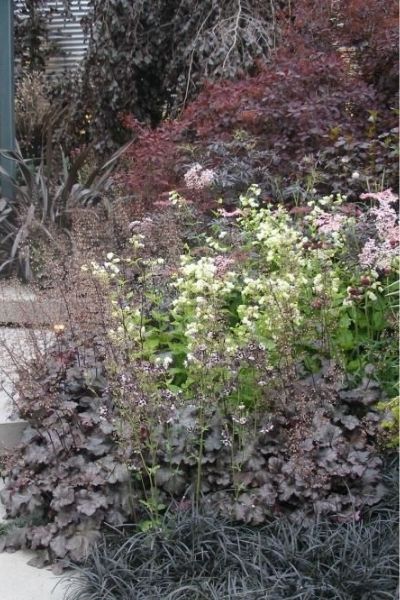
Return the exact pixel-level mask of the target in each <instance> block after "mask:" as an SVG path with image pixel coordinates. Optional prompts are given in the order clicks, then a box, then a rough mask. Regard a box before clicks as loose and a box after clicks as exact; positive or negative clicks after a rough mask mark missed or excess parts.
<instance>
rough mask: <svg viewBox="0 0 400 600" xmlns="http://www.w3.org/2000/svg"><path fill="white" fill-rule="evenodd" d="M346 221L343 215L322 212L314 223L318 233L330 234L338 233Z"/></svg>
mask: <svg viewBox="0 0 400 600" xmlns="http://www.w3.org/2000/svg"><path fill="white" fill-rule="evenodd" d="M346 219H347V217H345V215H340V214H337V213H336V214H334V213H327V212H322V213H321V214H320V215H319V217H318V219H316V221H315V222H316V225H317V227H318V231H319V232H320V233H325V234H330V233H336V232H337V231H340V229H341V228H342V227H343V224H344V222H345V221H346Z"/></svg>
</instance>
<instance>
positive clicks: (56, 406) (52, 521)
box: [0, 344, 132, 563]
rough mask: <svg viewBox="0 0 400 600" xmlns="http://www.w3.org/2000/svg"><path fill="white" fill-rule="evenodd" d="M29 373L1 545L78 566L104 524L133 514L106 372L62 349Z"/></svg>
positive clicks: (88, 357)
mask: <svg viewBox="0 0 400 600" xmlns="http://www.w3.org/2000/svg"><path fill="white" fill-rule="evenodd" d="M97 350H98V349H97ZM32 375H33V373H32ZM35 375H36V377H34V376H32V377H30V379H29V380H27V378H26V376H25V378H24V380H23V381H22V382H21V384H20V389H19V396H20V397H19V401H18V406H19V413H20V416H21V417H22V418H24V419H26V420H27V421H28V423H29V425H28V427H27V429H26V430H25V433H24V435H23V439H22V443H21V445H20V447H19V448H18V449H17V451H15V452H14V453H13V456H12V457H10V465H11V467H10V470H9V473H8V479H7V484H6V487H5V489H4V491H3V492H2V500H3V502H4V504H5V507H6V511H7V516H8V517H9V518H11V519H17V521H16V523H17V524H18V526H11V528H10V529H9V532H8V535H7V536H6V537H4V538H0V547H3V548H4V547H7V548H8V549H13V548H14V549H17V548H20V547H30V548H33V549H38V550H43V552H42V553H41V556H40V558H39V561H38V562H39V563H43V562H47V561H49V560H50V561H51V560H53V559H55V558H58V559H65V558H70V559H73V560H78V561H79V560H82V559H83V558H84V556H85V555H86V553H87V551H88V548H89V547H90V545H91V543H92V542H94V541H95V540H96V539H97V538H98V536H99V529H100V526H101V525H102V524H103V523H104V522H108V523H112V524H121V523H123V522H124V521H125V520H126V518H127V516H128V515H129V514H130V513H131V509H130V505H129V502H130V500H131V498H132V496H131V495H130V494H129V493H128V490H127V485H128V481H129V475H128V471H127V468H126V467H125V466H124V464H123V461H122V459H121V457H119V456H118V446H117V443H116V439H115V427H114V425H113V422H112V412H113V411H112V403H111V399H110V395H109V393H108V390H107V385H106V380H105V378H104V369H103V367H102V364H101V362H100V361H99V360H97V358H96V351H93V349H92V350H87V349H86V350H85V351H83V350H81V352H79V353H78V352H76V351H75V350H74V348H73V347H71V345H70V344H67V346H66V347H65V348H62V349H60V348H58V349H57V350H55V351H54V353H53V354H52V355H51V356H50V357H49V360H48V363H47V365H46V366H44V365H42V366H41V367H38V372H37V373H36V374H35Z"/></svg>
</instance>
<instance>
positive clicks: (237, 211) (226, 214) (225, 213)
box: [218, 208, 243, 218]
mask: <svg viewBox="0 0 400 600" xmlns="http://www.w3.org/2000/svg"><path fill="white" fill-rule="evenodd" d="M218 212H219V214H220V215H221V217H226V218H230V217H240V216H242V215H243V211H242V210H241V209H240V208H236V209H235V210H232V211H231V212H229V211H227V210H225V209H224V208H220V209H219V210H218Z"/></svg>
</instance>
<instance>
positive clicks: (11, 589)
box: [0, 480, 68, 600]
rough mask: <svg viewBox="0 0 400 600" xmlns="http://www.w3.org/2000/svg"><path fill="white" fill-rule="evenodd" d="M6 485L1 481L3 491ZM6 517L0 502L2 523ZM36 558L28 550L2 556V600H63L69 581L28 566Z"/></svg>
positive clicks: (0, 594) (0, 555) (0, 560)
mask: <svg viewBox="0 0 400 600" xmlns="http://www.w3.org/2000/svg"><path fill="white" fill-rule="evenodd" d="M3 485H4V484H3V482H2V481H1V480H0V489H1V488H2V487H3ZM4 514H5V513H4V507H3V505H2V504H1V502H0V522H1V521H3V520H4ZM34 556H35V553H34V552H31V551H28V550H19V551H18V552H13V553H7V552H2V553H0V600H64V596H65V591H66V587H67V585H68V581H67V580H64V579H62V578H60V577H57V576H56V575H54V574H53V573H52V571H50V570H49V569H37V568H36V567H31V566H30V565H28V562H29V561H30V560H31V559H32V558H33V557H34Z"/></svg>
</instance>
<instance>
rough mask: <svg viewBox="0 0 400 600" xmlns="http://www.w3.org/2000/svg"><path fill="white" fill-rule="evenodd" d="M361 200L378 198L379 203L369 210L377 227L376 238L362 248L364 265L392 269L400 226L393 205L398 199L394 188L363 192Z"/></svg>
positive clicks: (361, 254)
mask: <svg viewBox="0 0 400 600" xmlns="http://www.w3.org/2000/svg"><path fill="white" fill-rule="evenodd" d="M360 198H361V200H366V199H371V200H376V201H377V203H378V205H377V206H373V207H372V208H371V209H370V210H369V213H368V214H369V216H370V217H372V218H373V220H374V225H375V228H376V239H372V238H370V239H369V240H368V241H367V242H366V244H365V246H364V248H363V249H362V251H361V253H360V255H359V260H360V264H361V265H362V266H363V267H370V268H377V269H390V267H391V265H392V263H393V259H394V258H395V257H396V256H398V245H399V228H398V223H397V213H396V211H395V210H394V208H393V207H392V206H391V205H392V204H393V203H394V202H396V201H397V200H398V197H397V196H396V195H395V194H393V192H392V190H390V189H389V190H384V191H383V192H376V193H372V192H369V193H367V194H362V195H361V196H360Z"/></svg>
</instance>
